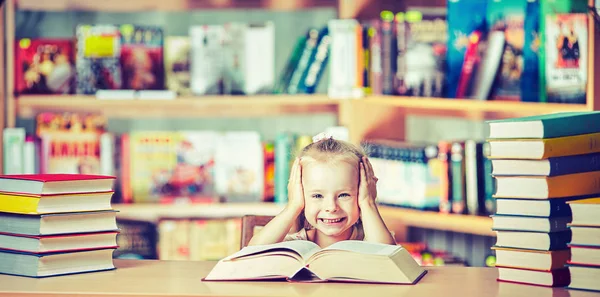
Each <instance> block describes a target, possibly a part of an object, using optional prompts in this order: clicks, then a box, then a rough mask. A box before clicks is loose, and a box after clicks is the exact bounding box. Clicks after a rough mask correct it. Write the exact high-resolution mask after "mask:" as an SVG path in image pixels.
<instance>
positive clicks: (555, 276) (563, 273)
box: [496, 266, 571, 287]
mask: <svg viewBox="0 0 600 297" xmlns="http://www.w3.org/2000/svg"><path fill="white" fill-rule="evenodd" d="M496 267H499V268H512V267H504V266H496ZM512 269H514V268H512ZM519 270H531V269H519ZM531 271H538V272H542V273H549V274H552V284H551V285H549V286H548V285H543V284H537V283H532V282H527V281H525V280H523V281H512V280H505V279H500V278H498V279H497V281H501V282H507V283H515V284H526V285H535V286H542V287H566V286H568V285H569V284H570V283H571V273H570V272H569V268H568V267H563V268H559V269H555V270H552V271H540V270H531Z"/></svg>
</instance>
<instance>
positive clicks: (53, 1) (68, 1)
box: [9, 0, 338, 12]
mask: <svg viewBox="0 0 600 297" xmlns="http://www.w3.org/2000/svg"><path fill="white" fill-rule="evenodd" d="M9 1H14V2H16V5H17V8H18V9H22V10H30V11H102V12H140V11H189V10H199V9H233V8H235V9H240V8H244V9H247V8H259V9H272V10H298V9H306V8H314V7H333V8H336V9H337V2H338V1H336V0H286V1H281V0H169V1H164V0H127V1H122V0H103V1H97V0H49V1H40V0H9Z"/></svg>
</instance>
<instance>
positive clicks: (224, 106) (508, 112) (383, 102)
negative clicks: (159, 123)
mask: <svg viewBox="0 0 600 297" xmlns="http://www.w3.org/2000/svg"><path fill="white" fill-rule="evenodd" d="M342 101H343V102H344V103H345V104H352V105H356V108H358V110H363V109H369V108H370V106H371V107H384V108H387V107H394V108H401V109H407V110H409V113H410V114H425V115H443V116H459V117H470V118H477V117H479V118H481V119H487V118H498V117H510V116H523V115H536V114H545V113H553V112H559V111H585V110H588V109H589V107H588V105H585V104H559V103H533V102H509V101H476V100H465V99H444V98H419V97H400V96H373V97H367V98H365V99H355V100H353V99H349V100H342ZM341 103H342V102H341V101H340V100H338V99H331V98H328V97H327V95H324V94H316V95H255V96H229V95H221V96H196V97H193V96H192V97H180V98H178V99H175V100H98V99H95V97H94V96H86V95H24V96H20V97H19V98H18V99H17V105H18V115H19V116H20V117H21V118H31V117H33V116H35V115H36V114H37V113H39V112H42V111H73V112H75V111H76V112H101V113H104V114H106V115H107V116H109V117H115V118H149V117H166V118H168V117H182V116H183V117H186V116H187V117H253V116H265V115H276V114H291V113H318V112H327V113H337V112H338V108H339V105H341ZM469 115H470V116H469Z"/></svg>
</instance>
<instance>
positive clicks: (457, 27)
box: [446, 0, 488, 98]
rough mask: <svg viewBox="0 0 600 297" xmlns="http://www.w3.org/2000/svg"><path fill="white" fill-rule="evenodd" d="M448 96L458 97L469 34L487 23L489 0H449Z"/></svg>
mask: <svg viewBox="0 0 600 297" xmlns="http://www.w3.org/2000/svg"><path fill="white" fill-rule="evenodd" d="M447 3H448V4H447V7H448V55H447V67H448V68H447V83H448V88H447V89H446V97H448V98H456V97H457V96H456V95H457V89H458V82H459V80H460V77H461V74H462V70H463V62H464V60H465V52H466V50H467V46H468V45H469V36H473V35H472V34H473V32H475V31H476V30H477V28H480V27H481V26H482V25H484V23H485V19H486V16H485V12H486V10H487V8H486V7H487V3H488V1H483V0H482V1H479V0H476V1H466V0H449V1H448V2H447Z"/></svg>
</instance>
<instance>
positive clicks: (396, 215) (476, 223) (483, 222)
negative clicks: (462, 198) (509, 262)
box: [379, 206, 496, 237]
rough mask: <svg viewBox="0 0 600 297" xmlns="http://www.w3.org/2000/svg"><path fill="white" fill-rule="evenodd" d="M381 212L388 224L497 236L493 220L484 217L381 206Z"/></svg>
mask: <svg viewBox="0 0 600 297" xmlns="http://www.w3.org/2000/svg"><path fill="white" fill-rule="evenodd" d="M379 212H380V213H381V216H382V217H383V218H384V219H385V220H386V222H388V221H390V222H394V223H395V224H401V225H406V226H410V227H419V228H425V229H434V230H444V231H452V232H459V233H468V234H475V235H484V236H494V237H495V236H496V233H495V232H494V231H492V219H491V218H489V217H484V216H474V215H460V214H442V213H437V212H432V211H420V210H414V209H406V208H398V207H391V206H380V207H379Z"/></svg>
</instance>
